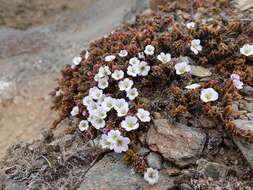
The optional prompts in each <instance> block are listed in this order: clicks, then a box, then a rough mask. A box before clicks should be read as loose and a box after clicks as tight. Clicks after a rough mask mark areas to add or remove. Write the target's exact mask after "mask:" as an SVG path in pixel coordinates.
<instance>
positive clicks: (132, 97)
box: [127, 88, 139, 100]
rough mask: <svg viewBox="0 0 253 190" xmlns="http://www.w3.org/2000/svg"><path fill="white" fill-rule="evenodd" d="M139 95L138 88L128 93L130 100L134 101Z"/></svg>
mask: <svg viewBox="0 0 253 190" xmlns="http://www.w3.org/2000/svg"><path fill="white" fill-rule="evenodd" d="M138 95H139V93H138V90H137V89H136V88H132V89H130V90H128V91H127V97H128V98H129V100H134V99H135V98H136V97H137V96H138Z"/></svg>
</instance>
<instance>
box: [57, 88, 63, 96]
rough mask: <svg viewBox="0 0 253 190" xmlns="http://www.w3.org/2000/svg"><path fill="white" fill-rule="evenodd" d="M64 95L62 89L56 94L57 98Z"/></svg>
mask: <svg viewBox="0 0 253 190" xmlns="http://www.w3.org/2000/svg"><path fill="white" fill-rule="evenodd" d="M62 94H63V91H62V90H61V89H60V90H57V91H56V92H55V96H60V95H62Z"/></svg>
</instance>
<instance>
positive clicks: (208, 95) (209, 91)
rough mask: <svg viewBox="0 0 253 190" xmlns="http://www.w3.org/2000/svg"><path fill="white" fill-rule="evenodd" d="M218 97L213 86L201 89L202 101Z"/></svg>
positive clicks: (209, 100) (213, 99)
mask: <svg viewBox="0 0 253 190" xmlns="http://www.w3.org/2000/svg"><path fill="white" fill-rule="evenodd" d="M218 98H219V94H218V92H216V91H215V90H214V89H213V88H206V89H203V90H201V94H200V99H201V100H202V101H203V102H211V101H215V100H217V99H218Z"/></svg>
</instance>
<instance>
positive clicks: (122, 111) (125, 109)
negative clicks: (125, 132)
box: [117, 106, 129, 117]
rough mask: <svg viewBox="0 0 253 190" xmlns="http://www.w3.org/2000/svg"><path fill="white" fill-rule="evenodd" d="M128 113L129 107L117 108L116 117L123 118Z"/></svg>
mask: <svg viewBox="0 0 253 190" xmlns="http://www.w3.org/2000/svg"><path fill="white" fill-rule="evenodd" d="M128 111H129V107H128V106H124V107H122V108H119V109H118V110H117V116H118V117H123V116H125V115H127V113H128Z"/></svg>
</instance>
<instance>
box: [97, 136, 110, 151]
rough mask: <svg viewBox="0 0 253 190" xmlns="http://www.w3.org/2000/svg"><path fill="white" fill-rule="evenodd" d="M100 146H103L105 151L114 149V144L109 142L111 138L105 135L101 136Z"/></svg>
mask: <svg viewBox="0 0 253 190" xmlns="http://www.w3.org/2000/svg"><path fill="white" fill-rule="evenodd" d="M99 144H100V145H101V146H102V148H103V149H110V150H112V149H113V147H114V144H113V143H112V142H110V141H109V138H108V136H107V135H105V134H103V135H102V136H101V139H100V141H99Z"/></svg>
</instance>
